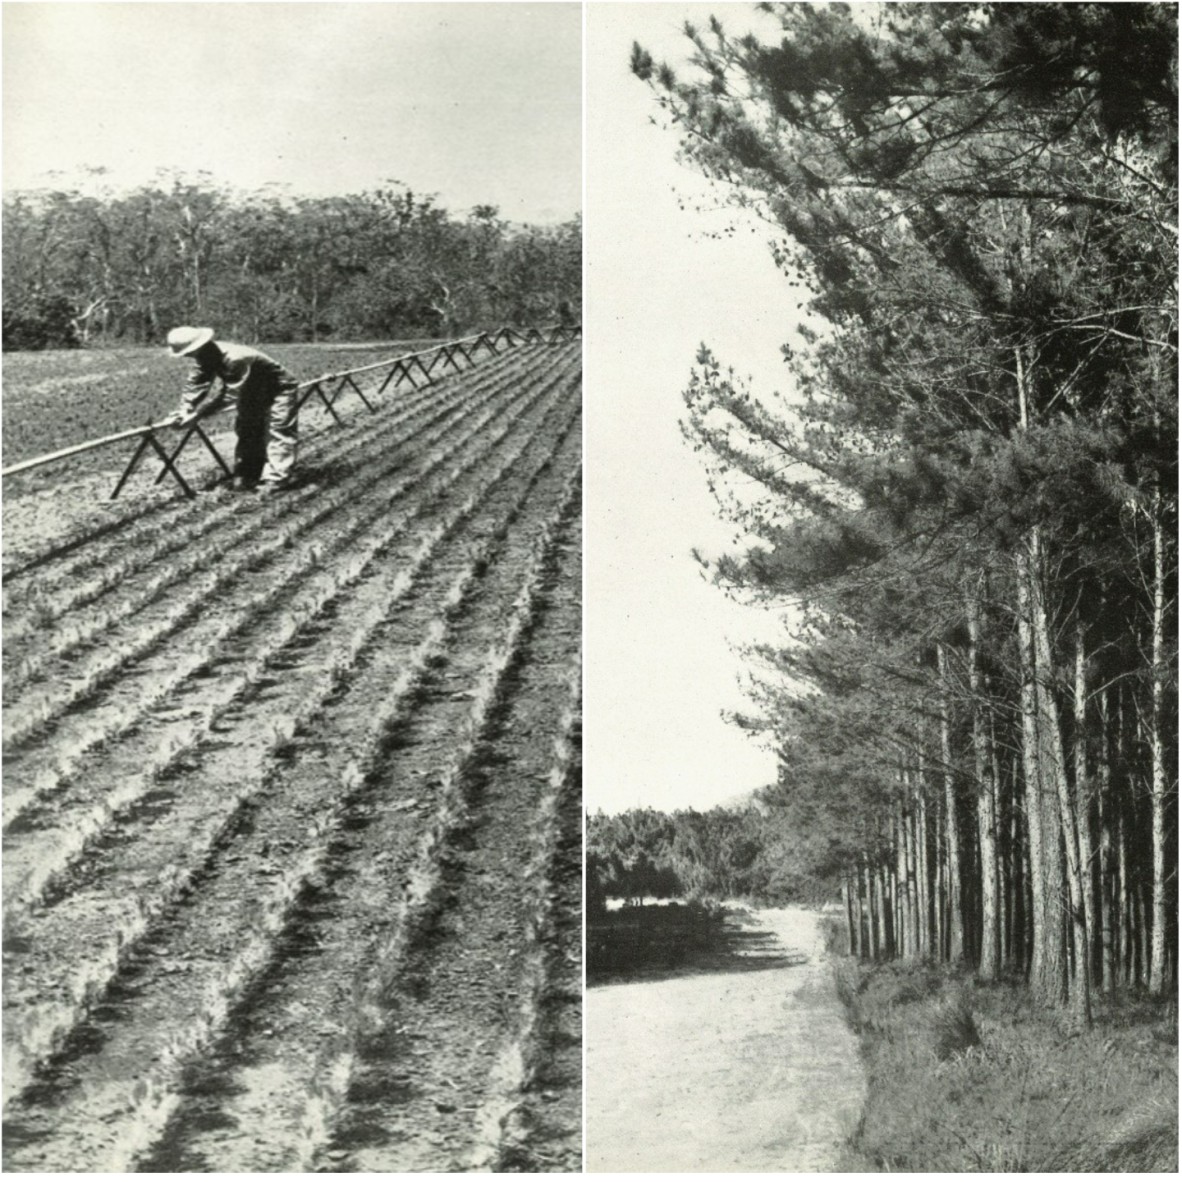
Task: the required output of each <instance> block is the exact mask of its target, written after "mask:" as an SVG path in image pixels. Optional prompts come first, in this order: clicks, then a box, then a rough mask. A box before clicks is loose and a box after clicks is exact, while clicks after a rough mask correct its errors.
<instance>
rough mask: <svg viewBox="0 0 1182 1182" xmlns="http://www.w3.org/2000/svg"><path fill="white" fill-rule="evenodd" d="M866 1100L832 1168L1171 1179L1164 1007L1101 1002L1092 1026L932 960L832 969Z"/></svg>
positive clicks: (1173, 1115)
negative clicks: (858, 1056) (857, 1048)
mask: <svg viewBox="0 0 1182 1182" xmlns="http://www.w3.org/2000/svg"><path fill="white" fill-rule="evenodd" d="M835 972H836V976H837V984H838V990H839V993H840V994H841V997H842V1000H843V1002H844V1003H845V1006H846V1011H847V1015H848V1019H849V1021H850V1024H851V1026H852V1027H853V1029H854V1031H855V1033H856V1034H857V1035H858V1036H859V1038H860V1040H861V1050H862V1057H863V1061H864V1062H865V1065H866V1071H867V1077H868V1078H867V1084H868V1095H867V1101H866V1108H865V1111H864V1113H863V1116H862V1120H861V1122H860V1124H859V1127H858V1130H857V1132H856V1133H855V1135H854V1137H853V1138H852V1139H851V1143H850V1145H849V1146H848V1147H847V1150H846V1152H845V1154H844V1157H843V1160H842V1161H840V1162H839V1163H838V1166H837V1169H839V1170H841V1171H849V1172H865V1171H874V1170H883V1171H887V1170H890V1171H895V1170H903V1171H908V1172H925V1173H926V1172H959V1171H974V1172H1009V1171H1023V1172H1027V1171H1032V1172H1047V1171H1095V1172H1116V1171H1119V1172H1171V1173H1173V1172H1176V1171H1177V1168H1178V1133H1177V1131H1178V1045H1177V1043H1178V1038H1177V1009H1176V1004H1175V1003H1174V1002H1173V1001H1170V1002H1161V1003H1155V1002H1151V1001H1149V1000H1148V999H1145V998H1143V997H1138V996H1131V995H1130V996H1121V997H1118V998H1117V999H1115V1000H1113V1001H1107V1000H1104V999H1101V1000H1099V1001H1098V1003H1097V1006H1096V1009H1097V1012H1096V1016H1095V1024H1094V1026H1093V1028H1092V1029H1091V1030H1089V1031H1078V1030H1073V1029H1071V1028H1070V1027H1069V1026H1068V1025H1067V1024H1066V1022H1065V1021H1064V1019H1063V1017H1062V1016H1061V1015H1058V1014H1056V1013H1054V1012H1052V1011H1050V1010H1047V1009H1045V1008H1043V1007H1041V1006H1039V1005H1037V1004H1035V1002H1034V1001H1033V1000H1032V999H1031V997H1030V995H1029V994H1028V992H1027V990H1026V988H1025V986H1024V985H1023V984H1022V983H1021V982H1020V981H1007V982H1004V983H1000V984H995V985H984V984H980V983H977V982H975V981H974V980H973V979H972V977H971V976H970V975H969V974H966V973H964V972H958V971H953V970H951V969H949V968H945V967H938V966H935V965H914V964H913V965H902V964H879V965H862V964H858V963H857V962H855V961H853V960H851V959H849V958H848V957H844V958H841V959H838V960H836V961H835Z"/></svg>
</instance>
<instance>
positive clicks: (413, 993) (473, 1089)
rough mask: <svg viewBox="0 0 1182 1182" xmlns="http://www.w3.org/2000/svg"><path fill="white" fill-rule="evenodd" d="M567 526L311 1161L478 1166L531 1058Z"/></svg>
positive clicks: (385, 960)
mask: <svg viewBox="0 0 1182 1182" xmlns="http://www.w3.org/2000/svg"><path fill="white" fill-rule="evenodd" d="M576 491H577V489H576ZM579 529H580V518H579V503H578V500H577V498H576V499H572V500H571V501H570V502H568V506H567V510H566V512H565V513H564V515H563V517H562V518H560V519H559V521H558V522H557V523H556V527H555V529H554V531H553V536H552V540H551V544H550V545H549V547H548V551H547V554H546V557H545V562H544V564H543V566H542V567H541V569H540V570H539V571H538V574H537V578H536V581H535V582H534V584H533V586H532V587H531V589H530V590H529V595H528V599H527V598H526V597H525V596H524V595H523V596H521V597H519V600H518V607H519V609H525V610H524V611H522V613H521V614H520V615H519V617H518V618H519V619H520V620H521V622H522V636H521V638H520V642H519V644H518V645H517V648H516V651H515V652H514V653H513V656H512V659H511V661H510V662H509V663H508V664H506V665H505V667H504V672H503V674H502V676H501V679H500V681H499V683H498V685H497V687H496V698H495V701H494V702H493V704H492V707H491V708H490V709H489V710H488V712H487V713H486V716H485V718H484V719H483V720H482V724H481V730H480V732H479V733H478V734H476V735H474V741H473V743H472V744H471V746H470V748H469V750H468V752H467V754H466V756H465V759H464V762H463V763H462V764H460V765H459V766H458V770H457V775H456V778H455V783H454V788H453V792H454V797H455V801H456V803H455V807H454V809H453V810H452V811H451V813H450V815H449V814H448V813H446V812H445V813H443V814H441V816H440V817H439V819H438V820H437V822H436V824H435V826H434V827H433V829H432V830H431V831H430V832H429V833H428V834H427V835H426V837H425V839H424V841H423V842H422V843H421V844H420V848H419V850H418V853H417V856H416V863H415V866H414V868H413V869H412V871H411V877H410V881H409V883H408V884H407V887H406V888H405V891H404V900H403V903H402V905H401V907H400V912H401V915H402V917H403V918H402V923H401V924H400V925H399V927H398V928H397V929H396V930H395V931H394V932H393V933H392V938H391V939H390V940H388V941H385V942H384V944H383V946H382V948H381V950H380V951H379V953H378V955H377V956H376V957H375V961H374V965H373V967H372V968H371V969H370V970H369V973H368V976H369V980H368V984H367V985H366V986H365V988H364V990H363V991H362V993H361V997H362V1005H361V1007H360V1010H359V1017H360V1022H359V1029H358V1040H357V1044H358V1051H359V1053H358V1055H357V1057H356V1060H355V1062H354V1063H353V1065H352V1070H351V1072H350V1073H349V1076H348V1080H349V1087H348V1093H347V1099H348V1103H347V1104H346V1105H343V1106H341V1108H342V1113H341V1116H342V1119H340V1120H339V1121H338V1122H337V1124H336V1128H335V1134H334V1136H333V1139H332V1141H331V1142H330V1143H329V1145H328V1148H327V1151H326V1152H324V1153H323V1154H321V1155H320V1156H319V1157H318V1158H316V1159H312V1164H315V1165H317V1166H319V1167H320V1168H329V1167H330V1166H331V1167H333V1168H346V1169H349V1170H356V1171H361V1172H382V1171H437V1170H462V1169H474V1168H478V1167H479V1165H480V1164H481V1163H486V1162H487V1160H488V1158H489V1156H490V1155H489V1148H490V1137H491V1138H492V1140H493V1142H494V1145H495V1141H496V1130H497V1129H499V1128H500V1127H501V1126H502V1125H503V1124H504V1122H505V1121H506V1120H507V1119H508V1115H509V1114H510V1113H511V1112H512V1111H513V1110H514V1109H515V1108H516V1107H517V1104H518V1103H519V1100H520V1094H521V1092H522V1091H523V1089H524V1088H526V1087H527V1086H528V1082H529V1079H530V1077H531V1075H532V1073H533V1071H534V1070H535V1068H536V1066H537V1058H536V1055H535V1054H534V1051H535V1050H536V1040H535V1034H536V1017H537V1008H538V1002H539V998H540V990H541V973H542V968H541V966H542V962H543V959H544V952H543V949H542V947H541V941H542V940H544V932H545V929H546V924H547V913H548V910H549V891H548V881H549V876H548V869H549V856H548V849H549V846H550V845H551V832H552V831H551V816H552V811H553V810H552V806H553V803H554V800H553V799H552V796H553V792H554V778H555V769H556V762H561V761H563V760H565V759H566V758H567V757H568V756H569V748H568V746H567V745H566V742H565V739H564V736H565V735H566V734H568V733H569V730H570V727H571V719H572V692H573V691H574V690H575V689H576V688H577V679H574V680H572V665H573V662H574V659H575V656H576V654H577V652H578V649H579V636H580V621H581V611H580V579H579V549H578V545H577V538H578V535H579ZM556 740H557V741H558V743H559V747H558V748H557V749H556V747H555V742H556ZM393 770H397V769H396V768H395V769H393ZM561 774H562V773H561V772H560V773H559V775H560V776H561ZM575 913H576V915H577V914H578V904H577V903H576V904H575ZM577 1140H578V1139H577V1135H576V1139H575V1147H576V1154H575V1157H576V1158H577ZM568 1164H569V1165H570V1166H572V1167H573V1168H575V1169H577V1168H578V1165H577V1160H571V1161H569V1162H568Z"/></svg>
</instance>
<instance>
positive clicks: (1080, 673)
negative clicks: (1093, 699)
mask: <svg viewBox="0 0 1182 1182" xmlns="http://www.w3.org/2000/svg"><path fill="white" fill-rule="evenodd" d="M1087 690H1088V684H1087V667H1086V665H1085V662H1084V628H1083V621H1082V620H1079V619H1077V620H1076V629H1075V694H1074V713H1075V719H1074V721H1075V745H1074V757H1075V758H1074V763H1075V823H1076V831H1077V834H1078V838H1079V878H1080V891H1081V892H1082V899H1081V901H1082V903H1083V922H1084V931H1085V932H1086V933H1087V946H1086V947H1085V948H1084V950H1083V955H1082V956H1081V958H1080V960H1081V963H1082V965H1083V967H1084V969H1085V970H1086V975H1087V981H1088V983H1089V984H1090V983H1091V981H1092V979H1093V973H1094V967H1095V949H1094V945H1095V942H1096V908H1095V904H1094V899H1095V888H1094V886H1093V883H1094V880H1095V856H1094V854H1093V852H1092V804H1091V796H1092V791H1091V777H1090V775H1089V772H1088V745H1087V701H1088V692H1087Z"/></svg>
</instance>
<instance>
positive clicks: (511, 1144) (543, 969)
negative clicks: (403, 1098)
mask: <svg viewBox="0 0 1182 1182" xmlns="http://www.w3.org/2000/svg"><path fill="white" fill-rule="evenodd" d="M579 673H580V666H579V665H576V667H575V669H574V670H573V673H572V676H571V681H570V691H571V701H570V706H569V707H568V710H567V712H566V714H565V716H564V718H563V720H562V726H561V732H560V734H559V737H558V738H557V739H556V740H555V744H554V747H555V760H554V765H553V767H552V768H551V771H550V778H549V790H548V791H547V792H546V794H545V795H544V796H543V798H542V800H541V801H540V802H539V805H538V813H537V819H536V821H535V824H534V827H533V831H534V833H535V834H536V846H537V852H536V855H535V861H536V863H537V865H538V870H537V871H536V872H535V873H532V874H531V875H529V876H527V877H528V878H529V880H530V882H531V883H532V884H533V891H534V895H535V902H534V903H533V910H534V917H533V928H534V938H533V947H532V952H531V955H530V963H529V972H528V983H529V990H528V993H527V995H526V997H525V999H524V1001H523V1007H522V1010H523V1019H522V1027H521V1032H520V1034H519V1036H518V1038H517V1039H516V1040H514V1041H513V1042H512V1043H510V1044H509V1045H508V1046H507V1047H506V1048H505V1050H504V1051H503V1052H502V1054H501V1056H500V1059H499V1061H498V1069H497V1072H496V1074H497V1076H498V1078H499V1081H500V1085H499V1087H498V1088H497V1089H495V1090H494V1091H493V1092H492V1093H491V1094H490V1096H489V1098H488V1099H487V1100H486V1101H485V1104H484V1106H483V1109H482V1111H481V1113H480V1114H479V1118H478V1121H477V1125H478V1128H480V1130H481V1138H480V1140H479V1141H478V1144H477V1147H476V1150H475V1151H474V1152H473V1153H472V1155H471V1156H470V1158H469V1160H468V1165H469V1167H470V1168H472V1169H477V1170H481V1171H491V1172H496V1173H531V1174H535V1173H569V1172H579V1171H580V1170H581V1168H582V1127H583V1121H582V1107H583V1104H582V1101H583V1090H582V1082H583V1055H582V1001H583V989H582V976H583V972H582V970H583V956H582V952H583V925H582V877H583V826H582V803H583V791H582V788H583V784H582V712H581V703H582V698H581V679H580V676H579Z"/></svg>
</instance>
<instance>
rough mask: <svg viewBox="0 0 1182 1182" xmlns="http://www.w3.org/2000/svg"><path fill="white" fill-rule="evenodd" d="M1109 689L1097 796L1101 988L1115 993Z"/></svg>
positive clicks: (1104, 693)
mask: <svg viewBox="0 0 1182 1182" xmlns="http://www.w3.org/2000/svg"><path fill="white" fill-rule="evenodd" d="M1109 724H1110V720H1109V717H1108V689H1107V687H1105V688H1104V689H1102V690H1101V691H1100V767H1099V778H1100V782H1099V785H1098V790H1097V793H1096V803H1097V813H1098V816H1099V821H1100V971H1101V987H1102V988H1103V990H1104V992H1105V993H1109V994H1110V993H1111V992H1112V991H1113V989H1115V988H1116V982H1117V957H1116V936H1117V935H1118V934H1119V931H1120V928H1119V918H1118V913H1117V907H1118V905H1119V901H1118V895H1117V890H1116V867H1115V858H1114V857H1113V849H1112V844H1113V843H1112V812H1113V808H1114V802H1113V800H1112V794H1111V793H1112V764H1111V757H1110V741H1109V734H1108V727H1109Z"/></svg>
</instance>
